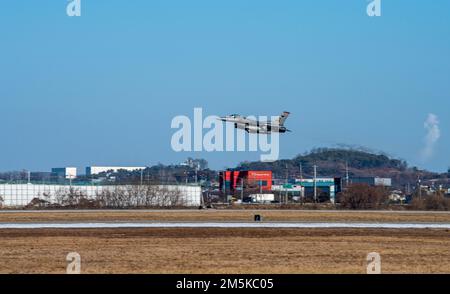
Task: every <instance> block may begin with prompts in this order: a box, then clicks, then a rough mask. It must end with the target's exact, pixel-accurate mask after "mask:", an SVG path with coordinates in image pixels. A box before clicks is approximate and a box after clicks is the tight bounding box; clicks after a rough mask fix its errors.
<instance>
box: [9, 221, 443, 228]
mask: <svg viewBox="0 0 450 294" xmlns="http://www.w3.org/2000/svg"><path fill="white" fill-rule="evenodd" d="M120 228H286V229H330V228H337V229H338V228H352V229H450V223H342V222H327V223H325V222H324V223H319V222H317V223H315V222H103V223H102V222H95V223H88V222H86V223H82V222H79V223H0V230H2V229H120Z"/></svg>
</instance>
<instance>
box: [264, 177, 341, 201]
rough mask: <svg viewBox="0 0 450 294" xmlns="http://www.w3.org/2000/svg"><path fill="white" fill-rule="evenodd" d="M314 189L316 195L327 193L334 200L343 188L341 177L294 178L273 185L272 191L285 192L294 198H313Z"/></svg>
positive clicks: (320, 195)
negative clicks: (284, 182) (287, 181)
mask: <svg viewBox="0 0 450 294" xmlns="http://www.w3.org/2000/svg"><path fill="white" fill-rule="evenodd" d="M314 190H316V197H318V198H319V197H323V195H326V197H327V198H329V199H330V201H331V202H334V200H335V198H336V194H337V193H339V192H341V190H342V179H341V178H316V179H294V180H292V181H290V182H289V183H286V184H282V185H273V187H272V191H274V192H275V191H277V192H284V193H287V194H288V195H289V196H291V197H293V198H294V199H298V197H305V198H313V197H314Z"/></svg>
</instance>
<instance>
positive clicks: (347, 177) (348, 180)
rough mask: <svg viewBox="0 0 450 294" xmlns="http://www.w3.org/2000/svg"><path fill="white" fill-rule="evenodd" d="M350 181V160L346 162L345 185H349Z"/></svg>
mask: <svg viewBox="0 0 450 294" xmlns="http://www.w3.org/2000/svg"><path fill="white" fill-rule="evenodd" d="M349 182H350V177H349V172H348V161H346V162H345V187H348V184H349Z"/></svg>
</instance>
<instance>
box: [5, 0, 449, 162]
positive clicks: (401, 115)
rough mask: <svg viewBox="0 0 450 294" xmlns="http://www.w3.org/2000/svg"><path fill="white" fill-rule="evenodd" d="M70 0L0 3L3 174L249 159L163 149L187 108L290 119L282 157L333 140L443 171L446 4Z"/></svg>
mask: <svg viewBox="0 0 450 294" xmlns="http://www.w3.org/2000/svg"><path fill="white" fill-rule="evenodd" d="M81 1H82V9H81V13H82V15H81V16H80V17H68V16H67V15H66V5H67V3H68V2H67V1H66V0H39V1H36V0H28V1H2V2H1V3H0V101H1V104H0V126H1V130H2V131H1V139H0V170H3V171H5V170H18V169H30V170H44V171H45V170H48V169H50V168H51V167H56V166H77V167H84V166H86V165H133V166H134V165H152V164H156V163H158V162H161V163H165V164H168V163H178V162H181V161H183V160H184V159H185V158H186V157H188V156H194V157H204V158H206V159H207V160H208V161H209V162H210V164H211V166H212V167H214V168H223V167H225V166H229V167H230V166H234V165H235V164H236V163H238V162H240V161H243V160H258V159H259V153H217V152H216V153H176V152H174V151H173V150H172V149H171V146H170V140H171V136H172V134H173V133H174V130H172V129H171V127H170V123H171V120H172V118H173V117H174V116H176V115H188V116H192V115H193V108H194V107H203V109H204V113H205V115H226V114H230V113H241V114H244V115H250V114H252V115H278V114H279V113H281V112H282V111H284V110H288V111H290V112H291V113H292V115H291V117H289V119H288V120H287V122H286V125H287V127H288V128H290V129H292V130H293V131H294V132H292V133H288V134H285V135H283V136H282V138H281V147H280V148H281V157H282V158H291V157H293V156H295V155H296V154H298V153H303V152H305V151H307V150H309V149H311V148H313V147H323V146H333V145H335V144H340V143H342V144H351V145H361V146H366V147H369V148H372V149H375V150H381V151H384V152H386V153H388V154H392V155H393V156H396V157H399V158H402V159H405V160H407V161H408V162H409V163H410V164H412V165H418V166H419V167H422V168H427V169H430V170H434V171H444V170H446V169H447V167H448V166H450V154H449V150H450V139H449V135H448V134H449V131H450V130H449V128H448V126H449V125H450V1H441V0H438V1H412V0H382V16H381V17H372V18H371V17H368V16H367V14H366V6H367V4H368V1H367V0H345V1H339V0H321V1H317V0H305V1H301V0H277V1H275V0H133V1H125V0H81ZM430 113H432V114H434V115H435V116H436V117H435V118H437V119H438V120H439V125H438V126H436V125H434V131H436V128H438V131H439V133H440V134H439V135H440V136H435V138H434V139H435V140H433V143H432V146H431V154H430V152H429V151H430V146H428V149H427V150H428V151H427V153H428V156H427V157H426V158H424V156H422V155H421V154H422V152H423V151H422V150H423V149H424V148H425V139H424V138H425V136H426V135H427V130H426V129H425V128H424V122H425V121H426V119H427V117H428V116H429V114H430ZM435 135H436V134H435ZM436 138H437V139H436Z"/></svg>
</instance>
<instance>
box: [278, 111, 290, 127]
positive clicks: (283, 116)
mask: <svg viewBox="0 0 450 294" xmlns="http://www.w3.org/2000/svg"><path fill="white" fill-rule="evenodd" d="M289 114H290V112H287V111H285V112H283V113H282V114H281V115H280V116H279V117H278V119H277V120H276V122H277V123H278V125H280V126H282V125H284V122H285V121H286V119H287V118H288V116H289Z"/></svg>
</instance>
